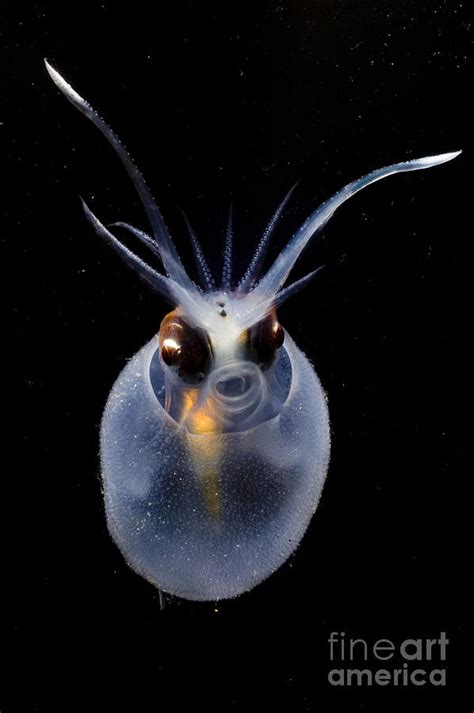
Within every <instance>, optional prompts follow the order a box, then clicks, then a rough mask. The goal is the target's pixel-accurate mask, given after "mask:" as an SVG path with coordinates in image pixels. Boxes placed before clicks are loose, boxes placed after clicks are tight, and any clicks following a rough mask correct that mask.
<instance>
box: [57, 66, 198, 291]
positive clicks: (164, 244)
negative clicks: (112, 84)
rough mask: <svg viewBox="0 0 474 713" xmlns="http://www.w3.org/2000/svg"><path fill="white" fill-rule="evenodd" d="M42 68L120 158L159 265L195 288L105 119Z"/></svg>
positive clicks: (148, 194)
mask: <svg viewBox="0 0 474 713" xmlns="http://www.w3.org/2000/svg"><path fill="white" fill-rule="evenodd" d="M44 62H45V65H46V69H47V70H48V73H49V76H50V77H51V79H52V80H53V82H54V83H55V84H56V86H57V87H58V89H60V90H61V91H62V92H63V94H64V95H65V96H66V98H67V99H69V101H70V102H71V104H73V105H74V106H75V107H76V109H79V111H80V112H81V113H82V114H84V115H85V116H87V118H88V119H90V120H91V121H92V123H93V124H95V126H97V128H98V129H99V130H100V131H101V132H102V133H103V134H104V136H105V138H106V139H107V140H108V141H109V142H110V144H111V145H112V146H113V148H114V149H115V151H116V153H117V155H118V157H119V158H120V160H121V161H122V163H123V165H124V167H125V170H126V171H127V173H128V175H129V176H130V178H131V179H132V182H133V185H134V186H135V189H136V191H137V193H138V195H139V196H140V198H141V200H142V203H143V206H144V208H145V210H146V213H147V216H148V219H149V221H150V224H151V227H152V230H153V235H154V237H155V239H156V241H157V243H158V246H159V250H160V254H161V259H162V262H163V266H164V268H165V270H166V272H167V274H168V275H169V276H170V277H171V278H172V279H173V280H175V281H176V282H177V283H178V284H180V285H182V286H183V287H186V288H187V289H189V290H191V291H196V292H197V288H196V287H195V286H194V284H193V282H192V281H191V280H190V278H189V277H188V275H187V274H186V271H185V269H184V267H183V264H182V262H181V260H180V258H179V255H178V253H177V251H176V248H175V246H174V244H173V242H172V240H171V238H170V236H169V233H168V230H167V228H166V225H165V222H164V220H163V217H162V215H161V212H160V210H159V208H158V206H157V205H156V203H155V201H154V200H153V197H152V195H151V193H150V191H149V189H148V187H147V185H146V183H145V181H144V178H143V176H142V175H141V173H140V171H139V170H138V169H137V167H136V166H135V164H134V163H133V161H132V159H131V158H130V156H129V155H128V153H127V151H126V150H125V148H124V146H123V144H122V143H121V142H120V140H119V139H118V138H117V137H116V136H115V134H114V133H113V131H112V130H111V129H110V127H109V126H108V125H107V124H106V123H105V121H104V120H103V119H102V117H101V116H99V114H98V113H97V112H96V111H95V109H93V108H92V106H91V105H90V104H89V103H88V102H87V101H86V100H85V99H83V98H82V97H81V96H80V95H79V94H78V93H77V92H76V91H75V90H74V89H73V88H72V87H71V85H70V84H68V83H67V82H66V80H65V79H64V78H63V77H62V76H61V75H60V74H59V72H57V71H56V70H55V69H54V68H53V67H52V66H51V65H50V64H49V63H48V61H47V60H46V59H45V60H44Z"/></svg>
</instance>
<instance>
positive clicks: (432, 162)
mask: <svg viewBox="0 0 474 713" xmlns="http://www.w3.org/2000/svg"><path fill="white" fill-rule="evenodd" d="M460 154H462V149H460V150H459V151H449V152H448V153H441V154H438V155H436V156H427V157H426V158H425V159H422V161H423V162H424V163H426V165H427V166H428V167H430V166H438V165H440V164H442V163H447V162H448V161H452V160H453V159H454V158H457V157H458V156H459V155H460Z"/></svg>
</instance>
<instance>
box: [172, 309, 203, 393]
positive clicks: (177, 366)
mask: <svg viewBox="0 0 474 713" xmlns="http://www.w3.org/2000/svg"><path fill="white" fill-rule="evenodd" d="M159 341H160V356H161V359H162V360H163V362H164V363H165V364H166V366H167V367H169V368H170V369H172V370H173V371H175V372H176V374H177V375H178V376H179V378H180V379H181V380H182V381H184V382H185V383H186V384H189V385H197V384H199V383H200V382H201V381H202V380H203V379H204V377H205V376H206V373H207V371H208V368H209V364H210V361H211V356H212V355H211V347H210V344H209V340H208V339H207V337H206V334H205V332H204V331H203V330H201V329H196V328H195V327H192V326H191V325H190V324H188V323H187V322H185V321H184V319H182V318H181V317H180V316H179V315H178V314H177V313H176V311H173V312H170V313H169V314H167V315H166V317H165V318H164V319H163V321H162V323H161V327H160V333H159Z"/></svg>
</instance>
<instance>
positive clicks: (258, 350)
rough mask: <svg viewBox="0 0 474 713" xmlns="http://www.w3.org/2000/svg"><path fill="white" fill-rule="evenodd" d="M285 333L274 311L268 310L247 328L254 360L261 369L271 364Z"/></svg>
mask: <svg viewBox="0 0 474 713" xmlns="http://www.w3.org/2000/svg"><path fill="white" fill-rule="evenodd" d="M284 338H285V333H284V331H283V328H282V326H281V324H280V323H279V321H278V319H277V316H276V312H270V314H268V315H267V316H266V317H265V319H262V320H261V321H260V322H258V323H257V324H254V325H253V327H251V328H250V330H249V342H250V343H249V346H250V351H251V353H252V355H253V356H254V358H255V361H256V362H257V364H258V365H259V366H260V367H261V368H262V369H268V367H269V366H271V365H272V363H273V361H274V359H275V356H276V353H277V351H278V349H279V348H280V347H281V345H282V344H283V340H284Z"/></svg>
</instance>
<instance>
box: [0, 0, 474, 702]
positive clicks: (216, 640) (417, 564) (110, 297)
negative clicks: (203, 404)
mask: <svg viewBox="0 0 474 713" xmlns="http://www.w3.org/2000/svg"><path fill="white" fill-rule="evenodd" d="M469 5H470V3H468V2H451V1H450V0H440V1H439V2H429V3H419V2H414V1H410V2H409V1H408V0H397V2H394V1H393V0H390V1H388V0H379V1H378V2H372V3H367V2H366V3H361V2H356V1H355V0H319V2H315V1H313V2H309V0H303V1H296V0H294V1H293V2H289V1H288V0H283V1H282V2H272V3H271V2H260V3H254V4H252V5H249V6H248V7H247V6H246V5H244V4H235V3H219V2H215V3H212V2H208V3H206V2H204V3H198V2H183V1H182V0H179V1H177V2H174V3H145V2H141V1H140V0H135V2H133V3H126V4H124V6H123V8H122V9H121V8H119V7H118V4H117V3H112V2H111V1H110V0H104V1H103V2H81V3H61V4H59V3H58V4H57V5H55V4H54V3H34V2H30V3H28V4H25V6H24V7H23V6H22V5H21V4H20V3H13V2H11V3H8V2H7V3H5V2H2V3H1V23H0V28H1V38H0V42H1V58H0V59H1V61H0V65H1V67H2V87H1V93H0V103H1V105H0V112H1V113H0V122H1V124H0V137H1V138H0V141H1V146H0V156H1V173H2V177H3V189H2V194H1V201H0V215H1V218H0V233H1V243H2V249H3V255H2V272H3V275H2V291H4V294H3V296H2V306H3V307H4V308H5V314H4V317H3V318H2V326H3V329H2V332H3V336H4V339H3V350H2V353H3V356H4V358H5V365H4V367H3V379H2V385H1V394H2V406H3V419H2V420H3V429H2V431H3V434H4V442H3V448H2V453H3V463H4V467H3V468H2V480H1V525H2V539H1V542H2V584H1V593H2V606H1V633H0V650H1V652H2V663H1V666H0V676H1V680H0V711H1V713H9V712H10V711H11V712H15V713H16V712H19V711H21V712H22V713H23V712H25V713H29V712H30V711H31V712H33V711H41V713H43V711H44V712H49V711H54V710H61V711H69V710H76V708H77V709H80V710H89V709H91V708H93V709H94V710H95V709H97V710H104V711H109V710H117V709H118V708H119V707H120V704H122V705H123V704H124V703H126V702H128V704H129V708H128V709H129V710H134V711H147V712H148V711H162V710H179V709H189V710H196V709H200V708H204V709H208V710H214V709H216V710H219V711H248V710H252V709H254V708H260V709H261V710H273V709H276V707H277V706H281V708H282V709H283V710H291V711H298V712H299V711H318V713H319V712H321V713H326V712H330V711H372V710H374V711H386V710H391V709H392V708H393V710H401V709H402V710H410V711H412V710H413V711H415V710H416V711H418V710H426V711H431V710H445V711H446V710H449V711H453V712H454V713H457V712H458V711H459V713H461V712H463V711H468V712H469V711H472V710H473V708H474V691H473V690H472V683H471V681H472V666H473V658H474V657H473V654H472V641H473V636H474V630H473V614H474V603H473V600H474V598H473V593H474V586H473V582H472V551H473V537H472V507H473V498H472V496H473V485H472V458H471V453H470V451H471V445H472V414H471V403H472V402H471V395H472V392H471V390H470V387H469V385H468V383H467V382H468V380H470V375H471V370H472V353H471V352H470V350H469V346H468V342H470V338H471V325H472V313H471V307H470V304H469V302H470V298H471V284H472V276H471V273H472V263H471V259H470V256H471V242H472V231H471V226H470V218H471V203H472V178H471V175H472V170H471V165H472V126H473V113H472V110H471V108H470V100H471V97H472V64H471V55H472V45H473V31H472V20H473V17H472V11H471V10H470V8H469ZM44 56H46V57H48V58H49V59H50V61H51V62H52V63H53V64H54V65H55V66H56V67H57V68H58V69H59V71H61V72H62V73H64V75H65V76H66V78H68V79H69V80H70V81H71V82H72V84H73V85H74V86H75V88H77V90H78V91H79V92H81V93H82V94H84V95H85V96H86V97H87V98H88V99H89V100H90V101H91V102H92V103H93V105H94V106H95V107H96V108H97V109H98V110H99V112H100V113H101V114H102V115H103V116H104V117H106V118H107V120H108V121H109V122H110V123H111V125H112V126H113V127H114V129H115V130H116V131H117V133H118V134H119V136H120V137H121V138H122V139H123V141H124V142H125V144H126V145H127V147H128V149H129V150H130V152H131V154H132V156H134V157H135V159H136V161H137V163H138V165H139V166H140V167H141V169H142V170H143V172H144V174H145V176H147V177H148V182H149V184H150V186H151V187H152V190H153V192H154V194H155V196H156V197H157V199H158V202H159V204H160V206H161V207H162V210H163V212H164V214H165V216H166V219H167V222H168V224H169V226H170V228H171V231H172V234H173V236H174V237H175V239H176V242H177V243H178V246H179V248H180V250H181V252H182V254H183V256H184V258H185V260H186V261H187V262H188V264H189V248H188V245H187V241H186V238H185V233H184V230H183V226H182V220H181V218H180V213H179V211H178V206H180V207H182V208H185V209H186V211H187V212H188V214H189V217H190V218H191V220H192V222H193V223H194V226H195V228H196V231H197V232H198V233H199V235H200V237H201V238H202V241H203V243H204V245H205V247H206V251H207V254H208V255H209V258H210V262H211V263H212V265H213V266H214V267H215V268H218V267H219V262H220V258H221V248H222V228H223V224H224V221H225V217H226V213H227V210H228V204H229V200H230V197H231V196H233V198H234V205H235V215H236V232H237V245H238V254H237V260H238V263H239V267H240V268H241V269H243V268H244V267H245V266H246V263H247V262H248V260H249V258H250V255H251V252H252V246H254V245H255V242H256V239H257V236H258V234H259V232H261V230H262V229H263V227H264V225H265V222H266V220H267V219H268V217H269V215H270V214H271V211H272V210H273V208H274V206H275V204H276V203H277V202H278V200H279V199H280V198H281V196H282V195H283V193H284V192H285V191H286V190H287V189H288V188H289V186H290V185H291V184H292V183H293V182H294V181H295V180H296V179H298V178H301V179H302V180H301V183H300V185H299V187H298V189H297V192H296V193H295V197H294V199H293V200H292V202H291V204H290V206H289V208H288V210H287V211H286V213H285V217H284V219H283V220H282V222H281V224H280V227H279V229H278V232H277V233H276V235H275V242H274V248H273V252H271V254H270V259H271V257H272V256H274V255H275V251H276V250H277V248H278V247H281V246H282V245H283V244H284V242H285V240H286V239H287V238H288V237H289V235H290V234H291V232H292V231H293V230H294V229H295V228H296V227H298V225H299V224H300V223H301V222H302V221H303V220H304V218H305V217H306V216H307V215H308V213H309V212H310V211H311V210H313V209H314V208H315V207H316V205H317V204H318V203H319V202H320V201H322V200H324V199H325V198H327V197H328V196H329V195H330V194H331V193H333V192H334V191H335V190H337V189H338V188H340V187H341V186H342V185H344V184H345V183H347V182H348V181H349V180H352V179H354V178H356V177H358V176H360V175H362V174H363V173H366V172H368V171H369V170H372V169H374V168H377V167H379V166H382V165H385V164H388V163H391V162H394V161H400V160H404V159H406V158H413V157H419V156H423V155H429V154H436V153H441V152H444V151H451V150H455V149H458V148H463V149H464V153H463V155H462V156H461V158H458V159H456V161H454V162H452V163H450V164H447V165H445V166H442V167H439V168H434V169H431V170H429V171H426V172H421V173H412V174H409V175H408V174H405V175H403V176H398V177H395V178H389V179H387V180H386V181H384V182H382V183H381V184H377V185H375V186H373V187H371V188H370V189H368V190H367V191H364V192H363V193H362V194H361V195H360V196H358V197H357V198H354V199H353V200H352V201H351V202H350V203H349V204H347V205H346V206H345V207H344V208H342V209H341V211H340V212H339V213H338V214H337V216H336V217H335V218H334V219H333V221H332V223H331V224H330V226H328V228H327V229H326V230H325V232H324V234H323V236H321V237H319V238H318V239H317V240H315V241H314V244H313V245H312V247H311V248H310V249H309V250H308V251H307V253H306V254H305V258H304V261H303V262H304V264H305V266H306V267H308V266H309V267H311V268H313V267H315V266H317V265H318V264H321V263H327V265H328V267H327V269H326V270H325V271H324V273H323V274H321V275H320V277H319V278H318V280H317V282H315V283H314V284H313V285H312V286H311V287H309V288H307V289H306V290H305V291H304V292H302V293H300V294H299V295H298V296H297V297H294V298H293V299H292V300H291V302H289V303H288V305H286V306H285V307H284V308H283V309H282V310H281V314H280V318H281V321H282V322H283V324H284V325H285V326H286V327H287V329H288V330H289V331H290V332H291V334H292V336H293V337H294V338H295V339H296V341H297V343H298V344H299V345H300V346H301V348H302V349H303V350H304V351H305V352H306V353H307V355H308V356H309V357H310V358H311V360H312V361H313V363H314V365H315V368H316V370H317V372H318V374H319V375H320V378H321V380H322V383H323V385H324V387H325V389H326V390H327V393H328V397H329V405H330V413H331V424H332V434H333V447H332V461H331V466H330V470H329V475H328V479H327V483H326V486H325V490H324V493H323V497H322V501H321V504H320V506H319V508H318V512H317V514H316V516H315V518H314V520H313V522H312V524H311V526H310V528H309V530H308V533H307V535H306V537H305V538H304V541H303V544H302V545H301V547H300V548H299V550H298V551H297V553H296V554H295V555H294V557H293V558H292V559H291V561H290V562H289V563H287V564H286V565H285V566H284V567H282V568H281V570H280V571H278V572H277V573H276V574H275V575H273V576H272V577H271V578H270V579H269V580H267V581H266V582H265V583H264V584H262V585H261V586H259V587H257V588H256V589H255V590H253V591H252V592H251V593H249V594H246V595H243V596H242V597H240V598H239V599H237V600H234V601H228V602H221V603H219V604H218V605H216V606H214V605H211V604H209V605H204V604H192V603H189V602H182V601H178V600H174V601H171V602H168V604H167V606H166V608H165V609H164V610H163V611H161V610H160V607H159V601H158V594H157V592H156V590H154V589H153V588H152V587H151V586H150V585H149V584H147V583H146V582H145V581H143V580H142V579H141V578H140V577H138V576H136V575H134V574H133V573H132V572H131V571H130V570H129V569H128V567H127V566H126V564H125V563H124V561H123V560H122V557H121V555H120V553H119V552H118V550H117V549H116V547H115V546H114V544H113V542H112V541H111V539H110V537H109V536H108V533H107V529H106V524H105V519H104V513H103V507H102V501H101V490H100V480H99V466H98V427H99V423H100V418H101V412H102V408H103V406H104V403H105V400H106V398H107V394H108V392H109V390H110V388H111V386H112V384H113V382H114V380H115V378H116V376H117V375H118V373H119V371H120V369H121V368H122V367H123V365H124V364H125V361H126V360H127V359H128V358H129V357H130V356H131V355H132V354H134V353H135V352H136V351H137V350H138V349H139V348H140V347H141V346H142V345H143V344H144V343H145V342H146V341H147V340H148V339H149V338H150V337H151V335H153V334H154V333H155V332H156V330H157V328H158V325H159V323H160V320H161V318H162V316H163V315H164V313H165V311H166V309H167V307H166V305H165V304H164V303H162V302H161V301H160V299H159V298H157V297H156V296H155V295H153V294H151V293H150V292H149V291H148V289H147V287H146V286H144V285H143V284H142V283H140V281H139V280H138V278H136V276H135V275H134V274H133V273H132V272H130V271H129V270H128V269H127V268H126V267H125V266H124V265H123V264H122V263H121V262H120V260H119V259H118V258H117V257H116V255H115V254H113V253H112V251H110V249H109V248H108V247H107V246H106V245H104V244H103V243H102V242H101V241H100V239H99V238H97V237H96V236H95V235H94V234H93V232H92V230H91V228H90V226H89V225H88V224H87V222H86V221H85V219H84V217H83V215H82V213H81V210H80V206H79V201H78V194H82V195H84V197H85V198H86V199H88V200H89V201H90V204H91V206H92V207H93V209H94V210H96V211H97V213H98V215H99V217H101V218H102V219H103V220H104V222H110V221H113V220H119V219H121V220H126V221H129V222H131V223H134V224H136V225H138V226H140V227H142V228H145V229H146V228H147V224H146V219H145V217H144V214H143V210H142V209H141V207H140V206H139V203H138V200H137V199H136V197H135V194H134V192H133V189H132V187H131V185H130V184H129V182H128V179H127V177H126V176H125V174H124V172H123V171H122V169H121V166H120V165H119V162H118V160H117V159H116V158H115V156H114V155H113V152H112V150H111V149H110V147H109V146H108V145H107V143H106V142H105V140H104V139H103V137H101V136H100V134H99V132H98V131H97V130H96V129H95V128H94V127H93V126H92V125H91V124H90V123H89V122H87V120H86V119H84V117H82V116H81V115H80V114H79V113H78V112H76V111H74V110H73V108H72V107H71V106H70V105H69V104H68V102H67V101H66V100H65V99H64V98H63V97H62V96H60V95H59V92H58V91H57V90H56V88H55V87H54V86H53V84H52V83H51V81H50V80H49V78H48V76H47V74H46V72H45V70H44V67H43V64H42V58H43V57H44ZM301 270H302V268H301V266H299V267H298V269H297V270H296V273H295V274H296V275H301V274H303V273H302V271H301ZM331 631H336V632H341V631H344V632H346V636H352V637H363V638H366V639H368V640H369V641H374V640H376V639H379V638H387V637H388V638H391V639H393V640H394V641H400V640H401V639H404V638H408V637H409V638H418V637H424V638H425V637H430V638H431V637H437V636H438V635H439V632H440V631H446V632H447V635H448V638H449V639H450V644H449V646H448V659H447V664H448V685H447V687H446V688H445V689H439V688H432V687H429V686H425V687H424V688H415V687H413V686H411V687H409V688H405V689H395V688H394V687H393V686H389V687H387V688H379V689H378V690H374V689H368V688H362V689H355V688H352V689H350V688H345V689H338V688H334V687H331V686H330V685H329V684H328V682H327V673H328V670H329V669H330V668H331V665H330V662H329V652H328V644H327V639H328V637H329V634H330V632H331Z"/></svg>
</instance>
